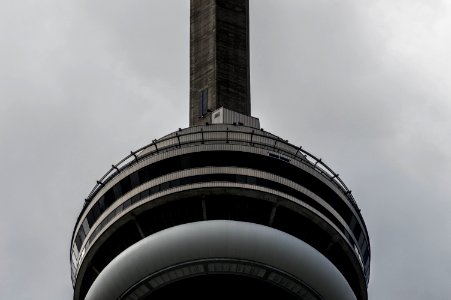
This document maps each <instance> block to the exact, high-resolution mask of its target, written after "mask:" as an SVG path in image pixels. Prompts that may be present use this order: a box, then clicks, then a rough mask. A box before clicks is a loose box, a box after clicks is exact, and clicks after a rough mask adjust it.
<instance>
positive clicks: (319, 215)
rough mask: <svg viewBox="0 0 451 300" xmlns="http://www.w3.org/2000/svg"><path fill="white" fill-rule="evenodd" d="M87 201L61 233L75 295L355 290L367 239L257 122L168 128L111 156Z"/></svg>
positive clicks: (336, 191)
mask: <svg viewBox="0 0 451 300" xmlns="http://www.w3.org/2000/svg"><path fill="white" fill-rule="evenodd" d="M88 199H89V202H87V203H86V205H85V207H84V209H83V211H82V213H81V214H80V217H79V220H78V222H77V225H76V228H75V231H74V236H73V240H72V254H71V262H72V278H73V283H74V289H75V294H74V299H76V300H78V299H163V298H165V297H168V296H175V295H177V294H180V295H183V296H189V295H191V296H193V297H200V296H202V295H204V298H211V297H212V295H213V296H214V295H224V293H231V294H230V295H235V297H236V295H238V297H240V295H247V296H246V297H250V296H259V295H261V296H265V295H268V294H271V295H277V297H279V298H282V299H285V298H286V299H367V292H366V291H367V282H368V278H369V272H370V267H369V266H370V247H369V238H368V233H367V230H366V227H365V224H364V221H363V218H362V216H361V215H360V212H359V209H358V207H357V205H356V203H355V201H354V199H353V197H352V195H351V193H350V192H349V190H348V189H347V187H346V186H345V185H344V184H343V182H342V181H341V180H340V179H339V177H338V175H337V174H336V173H334V172H333V171H332V170H331V169H330V168H328V167H327V166H326V165H325V164H324V163H323V162H322V161H321V160H318V159H316V158H315V157H314V156H313V155H311V154H310V153H308V152H307V151H305V150H303V149H302V148H300V147H296V146H294V145H291V144H289V143H288V142H287V141H284V140H282V139H280V138H279V137H277V136H275V135H273V134H270V133H268V132H265V131H263V130H261V129H258V128H253V127H248V126H244V125H233V124H210V125H208V126H194V127H190V128H187V129H184V130H179V131H177V132H174V133H172V134H170V135H167V136H165V137H163V138H161V139H159V140H155V141H154V142H153V143H152V144H150V145H148V146H146V147H144V148H142V149H140V150H138V151H137V152H132V154H130V155H129V156H127V157H126V158H125V159H124V160H122V161H121V162H120V163H119V164H118V165H116V166H113V168H112V169H111V170H110V172H109V173H107V174H106V175H105V176H104V178H103V179H102V180H101V181H99V183H98V184H97V186H96V187H95V188H94V190H93V191H92V193H91V195H90V196H89V198H88ZM238 278H239V280H238ZM173 287H174V288H173ZM232 287H235V288H232ZM208 290H210V292H207V291H208ZM201 291H203V292H201ZM204 292H205V293H206V294H203V293H204ZM190 293H191V294H190ZM85 297H86V298H85ZM243 297H244V296H243ZM284 297H285V298H284Z"/></svg>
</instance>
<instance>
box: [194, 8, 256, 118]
mask: <svg viewBox="0 0 451 300" xmlns="http://www.w3.org/2000/svg"><path fill="white" fill-rule="evenodd" d="M190 27H191V28H190V126H194V125H202V124H205V123H206V122H208V120H209V119H210V118H211V116H210V115H211V111H213V110H215V109H217V108H220V107H225V108H227V109H230V110H233V111H236V112H239V113H241V114H245V115H250V113H251V103H250V73H249V0H191V26H190Z"/></svg>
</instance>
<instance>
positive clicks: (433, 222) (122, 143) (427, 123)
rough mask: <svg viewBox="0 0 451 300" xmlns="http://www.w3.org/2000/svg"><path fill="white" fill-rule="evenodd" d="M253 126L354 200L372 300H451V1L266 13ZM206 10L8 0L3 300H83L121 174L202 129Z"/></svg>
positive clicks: (1, 38)
mask: <svg viewBox="0 0 451 300" xmlns="http://www.w3.org/2000/svg"><path fill="white" fill-rule="evenodd" d="M250 3H251V13H250V18H251V19H250V26H251V28H250V31H251V86H252V110H253V112H252V114H253V116H255V117H258V118H260V122H261V124H262V127H263V128H264V129H265V130H267V131H270V132H272V133H275V134H277V135H279V136H281V137H283V138H285V139H289V141H290V142H291V143H293V144H296V145H302V146H303V147H304V148H305V149H307V150H309V151H310V152H312V153H314V154H315V155H316V156H318V157H321V158H322V159H323V161H325V162H326V163H328V164H329V166H331V167H332V168H333V169H334V170H335V171H336V172H338V173H339V174H340V175H341V177H342V179H343V180H344V181H345V183H346V184H347V185H348V186H349V187H350V189H351V190H352V191H353V194H354V196H355V198H356V199H357V202H358V204H359V206H360V207H361V209H362V214H363V217H364V218H365V221H366V224H367V227H368V231H369V234H370V239H371V247H372V263H371V267H372V273H371V279H370V284H369V295H370V297H369V298H370V300H391V299H394V300H398V299H410V300H417V299H418V300H420V299H421V300H423V299H449V298H448V297H449V282H450V278H451V201H450V200H451V182H450V178H451V99H450V96H451V75H450V70H451V58H450V55H451V54H450V53H451V1H440V0H379V1H361V0H354V1H348V0H283V1H282V0H251V1H250ZM188 89H189V1H187V0H146V1H144V0H127V1H125V0H122V1H120V0H108V1H106V0H77V1H75V0H68V1H60V0H18V1H7V0H3V1H0V154H1V159H2V162H1V167H0V187H1V196H0V203H1V208H0V299H1V300H3V299H5V300H6V299H15V300H25V299H27V300H28V299H33V300H44V299H45V300H48V299H56V300H61V299H67V300H70V299H72V287H71V283H70V271H69V246H70V237H71V234H72V230H73V226H74V225H75V220H76V218H77V216H78V213H79V212H80V210H81V207H82V203H83V199H84V198H85V197H86V196H87V195H88V193H89V191H90V190H91V188H92V187H93V186H94V184H95V182H96V180H97V179H99V178H100V177H101V176H102V175H103V174H104V173H105V172H106V171H107V170H108V169H109V168H110V166H111V164H112V163H116V162H117V161H119V160H120V159H122V158H123V157H124V156H125V155H127V154H128V153H130V150H133V149H137V148H139V147H141V146H143V145H145V144H147V143H149V142H150V141H152V140H153V139H155V138H159V137H161V136H163V135H165V134H167V133H169V132H172V131H174V130H176V129H178V128H179V127H187V125H188Z"/></svg>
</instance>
